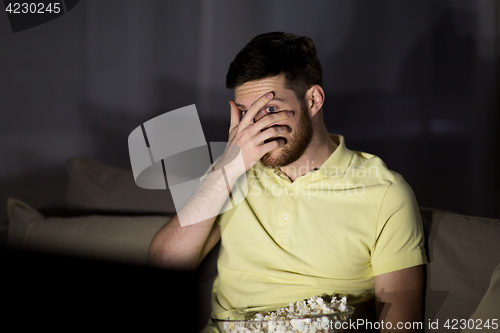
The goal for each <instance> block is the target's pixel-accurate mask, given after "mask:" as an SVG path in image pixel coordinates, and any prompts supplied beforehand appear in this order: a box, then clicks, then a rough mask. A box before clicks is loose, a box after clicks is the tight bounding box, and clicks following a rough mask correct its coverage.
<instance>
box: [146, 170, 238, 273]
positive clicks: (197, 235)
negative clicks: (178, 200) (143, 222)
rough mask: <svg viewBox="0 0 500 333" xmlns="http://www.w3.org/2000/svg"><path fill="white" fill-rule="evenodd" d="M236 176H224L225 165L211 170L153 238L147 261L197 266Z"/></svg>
mask: <svg viewBox="0 0 500 333" xmlns="http://www.w3.org/2000/svg"><path fill="white" fill-rule="evenodd" d="M226 179H227V180H228V181H229V182H228V183H226ZM236 179H237V177H235V176H231V175H229V177H227V175H226V177H224V176H223V174H222V169H218V170H215V171H214V172H212V173H210V174H208V175H207V176H206V177H205V179H204V180H203V181H202V182H201V184H200V186H199V188H198V189H197V190H196V192H195V193H194V195H193V196H192V197H191V198H190V200H189V201H188V202H187V203H186V205H185V206H184V207H183V208H182V209H181V210H180V211H179V212H178V214H177V215H176V216H175V217H174V218H172V220H171V221H169V222H168V223H167V224H166V225H165V226H164V227H163V228H162V229H160V231H159V232H158V233H157V234H156V236H155V237H154V238H153V241H152V242H151V245H150V248H149V254H148V262H149V263H150V264H151V265H154V266H158V267H164V268H175V269H194V268H196V265H197V264H198V263H199V262H200V255H201V253H202V249H203V246H204V245H205V242H206V241H207V238H208V237H209V235H210V232H211V230H212V227H213V224H214V221H215V218H216V217H217V215H218V213H219V212H220V210H221V208H222V207H223V205H224V203H225V202H226V200H228V198H229V189H230V187H231V186H232V185H233V184H234V183H235V181H236Z"/></svg>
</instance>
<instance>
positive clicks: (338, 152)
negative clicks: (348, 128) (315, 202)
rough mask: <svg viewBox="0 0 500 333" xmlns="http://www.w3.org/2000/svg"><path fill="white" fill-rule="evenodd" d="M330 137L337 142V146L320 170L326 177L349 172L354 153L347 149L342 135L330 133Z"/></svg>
mask: <svg viewBox="0 0 500 333" xmlns="http://www.w3.org/2000/svg"><path fill="white" fill-rule="evenodd" d="M330 138H331V139H332V140H333V142H335V143H336V144H337V148H336V149H335V151H334V152H333V153H332V154H331V155H330V157H329V158H328V159H327V160H326V161H325V163H323V165H322V166H321V167H320V168H319V170H318V171H319V173H320V174H321V175H322V176H324V177H329V178H336V177H341V176H343V175H344V174H345V173H346V172H347V168H348V167H349V165H350V164H351V160H352V157H353V155H354V153H353V152H352V151H351V150H349V149H347V147H346V146H345V140H344V137H343V136H342V135H338V134H330Z"/></svg>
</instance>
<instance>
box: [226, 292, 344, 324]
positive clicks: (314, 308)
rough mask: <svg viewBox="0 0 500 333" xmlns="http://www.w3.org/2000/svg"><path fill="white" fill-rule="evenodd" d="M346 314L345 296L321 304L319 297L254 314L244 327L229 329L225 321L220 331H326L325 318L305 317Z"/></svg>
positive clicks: (327, 318) (328, 321)
mask: <svg viewBox="0 0 500 333" xmlns="http://www.w3.org/2000/svg"><path fill="white" fill-rule="evenodd" d="M346 311H349V307H348V306H347V297H345V296H344V297H342V298H341V299H340V300H339V299H337V297H336V296H333V297H332V299H331V301H330V302H325V300H324V299H323V298H322V297H321V296H313V297H311V298H310V299H308V300H304V301H297V302H296V303H289V304H288V306H287V307H283V308H279V309H277V310H276V311H273V312H266V313H257V314H255V315H254V317H253V318H252V319H250V320H249V325H246V327H241V326H238V325H234V326H233V325H232V324H230V323H228V322H226V323H224V330H225V332H226V333H240V332H241V333H243V332H244V333H294V332H304V333H305V332H309V333H316V332H327V331H328V328H329V327H330V326H331V323H330V319H329V317H327V316H323V317H321V316H319V317H313V318H308V316H318V315H322V314H331V313H335V312H338V313H341V312H346ZM287 320H288V321H287ZM252 321H255V322H256V323H255V325H253V324H252V323H251V322H252ZM226 324H230V325H226Z"/></svg>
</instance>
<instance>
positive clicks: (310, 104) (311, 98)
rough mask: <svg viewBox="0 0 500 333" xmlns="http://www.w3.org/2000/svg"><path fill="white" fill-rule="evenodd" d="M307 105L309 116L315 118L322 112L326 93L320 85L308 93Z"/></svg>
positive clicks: (306, 97) (313, 87)
mask: <svg viewBox="0 0 500 333" xmlns="http://www.w3.org/2000/svg"><path fill="white" fill-rule="evenodd" d="M305 99H306V105H307V109H308V110H309V115H310V116H311V117H314V116H315V115H316V113H318V112H319V110H321V108H322V107H323V103H324V102H325V92H324V91H323V88H321V86H320V85H317V84H316V85H314V86H312V87H311V88H309V90H307V92H306V96H305Z"/></svg>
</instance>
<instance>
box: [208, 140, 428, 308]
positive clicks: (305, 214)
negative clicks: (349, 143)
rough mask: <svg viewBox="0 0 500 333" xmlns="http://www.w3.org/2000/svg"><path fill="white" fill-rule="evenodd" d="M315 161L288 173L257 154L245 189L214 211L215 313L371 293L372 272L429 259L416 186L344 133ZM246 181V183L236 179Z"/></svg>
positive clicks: (395, 268)
mask: <svg viewBox="0 0 500 333" xmlns="http://www.w3.org/2000/svg"><path fill="white" fill-rule="evenodd" d="M332 139H333V140H334V141H335V142H336V143H337V144H338V147H337V149H336V150H335V151H334V153H333V154H332V155H331V156H330V157H329V158H328V159H327V160H326V162H325V163H324V164H323V165H322V166H321V167H320V168H319V169H318V170H313V171H310V172H308V173H307V174H305V175H303V176H301V177H299V178H297V179H296V180H295V181H294V182H292V181H291V180H290V179H289V178H288V177H287V176H286V175H285V174H283V173H282V172H281V171H279V170H278V169H276V170H275V169H273V168H266V167H264V165H263V164H262V163H260V162H259V163H257V164H256V165H255V166H254V167H253V168H251V169H250V170H249V171H248V172H247V174H246V176H247V179H246V181H247V184H248V195H247V196H246V198H245V200H243V201H242V202H241V203H239V204H238V205H237V206H236V207H234V208H232V209H230V210H228V211H226V212H225V213H223V214H221V215H219V216H218V217H217V222H218V223H219V224H220V227H221V239H222V244H221V250H220V254H219V259H218V270H219V275H218V277H217V279H216V281H215V283H214V288H213V299H212V313H214V314H215V313H217V312H221V311H226V310H229V309H233V308H236V307H249V306H260V305H268V304H280V303H283V304H287V303H289V302H296V301H297V300H302V299H306V298H309V297H311V296H313V295H320V294H324V293H327V294H334V293H340V294H348V295H352V296H361V297H363V296H364V295H367V294H372V295H373V289H374V276H375V275H379V274H384V273H387V272H391V271H396V270H400V269H403V268H407V267H412V266H416V265H420V264H424V263H426V256H425V250H424V237H423V230H422V225H421V220H420V214H419V210H418V206H417V203H416V200H415V197H414V195H413V192H412V190H411V188H410V187H409V186H408V184H407V183H406V182H405V181H404V179H403V177H401V176H400V175H399V174H397V173H395V172H393V171H390V170H388V169H387V167H386V166H385V164H384V163H383V162H382V160H381V159H380V158H378V157H376V156H374V155H370V154H367V153H361V152H354V151H351V150H349V149H347V148H346V146H345V144H344V138H343V137H342V136H335V135H332ZM240 185H241V184H240Z"/></svg>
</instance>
